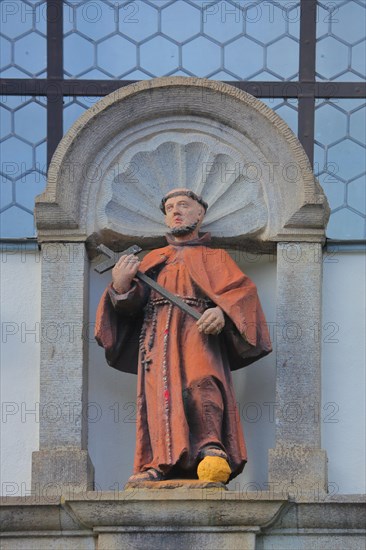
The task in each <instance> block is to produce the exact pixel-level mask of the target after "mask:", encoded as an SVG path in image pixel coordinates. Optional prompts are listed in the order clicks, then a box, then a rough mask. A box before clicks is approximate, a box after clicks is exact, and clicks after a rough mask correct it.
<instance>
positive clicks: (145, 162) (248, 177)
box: [105, 141, 268, 237]
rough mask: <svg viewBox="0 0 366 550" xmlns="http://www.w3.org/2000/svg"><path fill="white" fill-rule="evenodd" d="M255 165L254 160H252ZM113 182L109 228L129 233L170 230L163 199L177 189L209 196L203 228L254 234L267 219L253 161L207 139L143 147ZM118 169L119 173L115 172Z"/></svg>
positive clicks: (225, 233) (153, 233)
mask: <svg viewBox="0 0 366 550" xmlns="http://www.w3.org/2000/svg"><path fill="white" fill-rule="evenodd" d="M252 164H253V163H252ZM122 166H123V170H122V169H121V168H119V169H118V170H117V175H116V176H115V177H114V178H113V180H112V185H111V196H110V200H109V201H108V202H107V204H106V209H105V215H106V217H107V221H108V226H109V227H110V228H112V229H114V230H116V231H118V232H120V233H124V234H127V235H142V234H143V235H145V236H159V235H162V234H164V233H165V232H166V227H165V225H164V218H163V215H162V213H161V211H160V209H159V204H160V201H161V198H162V197H163V196H164V195H165V194H166V193H167V192H168V191H169V190H170V189H173V188H175V187H187V188H189V189H192V190H193V191H195V192H196V193H198V194H200V195H202V196H203V198H204V199H205V201H207V203H208V205H209V208H208V211H207V214H206V217H205V220H204V224H203V225H202V230H203V231H210V232H211V233H212V234H213V235H215V236H218V237H220V236H222V237H230V236H237V235H248V236H250V235H254V234H257V233H258V232H260V231H261V230H263V229H264V227H265V226H266V223H267V218H268V214H267V206H266V203H265V200H264V196H263V187H262V182H261V180H260V178H259V177H258V173H257V171H256V170H255V168H254V169H253V165H252V166H250V163H248V165H247V166H248V168H247V169H245V170H244V169H243V167H244V166H245V165H244V164H243V163H239V162H237V161H236V160H234V158H233V157H231V156H230V155H228V154H226V153H218V152H213V151H212V149H211V148H210V147H209V146H208V145H207V144H206V143H200V142H191V143H178V142H174V141H167V142H164V143H162V144H161V145H159V146H158V147H156V148H155V149H154V150H149V151H139V152H137V153H136V154H135V155H134V156H133V157H132V158H131V161H130V162H129V163H128V165H127V166H126V164H124V165H122ZM115 173H116V172H115Z"/></svg>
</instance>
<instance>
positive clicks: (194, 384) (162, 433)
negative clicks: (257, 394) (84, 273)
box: [96, 238, 271, 478]
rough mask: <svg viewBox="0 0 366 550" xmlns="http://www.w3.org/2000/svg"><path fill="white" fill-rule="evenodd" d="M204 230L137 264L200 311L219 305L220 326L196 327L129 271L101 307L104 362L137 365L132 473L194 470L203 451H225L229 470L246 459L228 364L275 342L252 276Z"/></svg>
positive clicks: (253, 356) (190, 473)
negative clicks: (211, 331)
mask: <svg viewBox="0 0 366 550" xmlns="http://www.w3.org/2000/svg"><path fill="white" fill-rule="evenodd" d="M204 242H205V239H204V238H203V239H197V240H196V241H190V242H186V243H179V244H176V243H174V244H170V245H169V246H167V247H165V248H162V249H159V250H155V251H153V252H151V253H149V254H148V255H147V256H145V258H144V260H143V261H142V263H141V266H140V270H141V271H143V272H146V273H147V274H148V275H150V276H152V277H153V278H154V279H155V280H156V281H157V282H158V283H159V284H160V285H162V286H163V287H165V288H166V289H167V290H169V291H170V292H172V293H174V294H176V295H178V296H180V297H181V298H182V299H184V300H185V301H186V302H187V303H188V304H189V305H191V306H192V307H194V308H195V309H197V310H198V311H199V312H201V313H203V312H204V311H205V310H206V309H207V308H209V307H215V306H216V305H218V306H219V307H220V308H221V309H222V310H223V311H224V313H225V328H224V330H223V332H222V333H221V334H220V335H218V336H217V335H215V336H214V335H205V334H204V333H200V332H199V331H198V329H197V326H196V320H195V319H194V318H193V317H191V316H190V315H188V314H186V313H184V312H183V311H181V310H180V309H179V308H178V307H177V306H174V305H172V304H171V303H170V302H168V300H166V299H164V298H162V297H161V296H160V295H159V294H157V293H156V292H155V291H154V290H151V291H150V289H148V287H147V286H146V285H145V284H144V283H142V282H141V281H139V280H138V279H135V280H134V282H133V284H132V287H131V290H130V291H129V292H127V293H126V294H121V295H119V294H117V293H116V292H115V291H114V290H113V288H112V286H110V287H109V288H108V289H107V290H106V291H105V293H104V294H103V296H102V299H101V302H100V304H99V307H98V312H97V323H96V338H97V341H98V343H99V344H100V345H102V346H103V347H104V348H105V351H106V357H107V361H108V363H109V364H110V365H111V366H113V367H115V368H118V369H119V370H123V371H126V372H136V370H137V375H138V382H137V386H138V389H137V427H136V452H135V463H134V473H139V472H142V471H144V470H146V469H148V468H156V469H158V470H160V471H162V472H163V473H164V474H167V475H169V476H172V477H173V476H178V477H189V478H196V477H197V476H196V468H197V464H198V462H199V458H200V451H201V450H202V449H203V448H204V447H206V446H210V445H214V446H217V447H220V448H221V449H223V450H224V451H225V453H226V454H227V456H228V461H229V465H230V468H231V470H232V474H231V478H233V477H235V476H236V475H238V474H239V473H240V472H241V471H242V470H243V467H244V464H245V462H246V459H247V455H246V448H245V442H244V437H243V431H242V427H241V423H240V418H239V414H238V411H237V407H236V399H235V394H234V390H233V383H232V377H231V370H234V369H236V368H240V367H242V366H245V365H246V364H249V363H251V362H253V361H255V360H257V359H258V358H259V357H262V356H264V355H266V354H267V353H269V351H270V350H271V345H270V340H269V336H268V331H267V326H266V323H265V320H264V316H263V312H262V309H261V306H260V303H259V300H258V296H257V292H256V288H255V285H254V284H253V283H252V281H250V279H249V278H248V277H246V276H245V275H244V274H243V273H242V272H241V271H240V269H239V268H238V267H237V265H236V264H235V262H234V261H233V260H232V259H231V258H230V256H229V255H228V254H227V253H226V252H225V251H223V250H213V249H210V248H207V247H206V246H204V244H203V243H204Z"/></svg>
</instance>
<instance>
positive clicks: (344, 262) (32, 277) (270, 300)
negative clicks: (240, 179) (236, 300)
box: [0, 252, 365, 495]
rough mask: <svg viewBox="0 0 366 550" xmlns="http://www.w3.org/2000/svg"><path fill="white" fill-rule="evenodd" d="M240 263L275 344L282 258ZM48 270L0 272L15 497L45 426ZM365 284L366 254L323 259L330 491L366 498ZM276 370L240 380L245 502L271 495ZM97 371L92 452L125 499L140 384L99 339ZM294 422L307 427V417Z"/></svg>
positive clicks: (108, 485) (5, 465)
mask: <svg viewBox="0 0 366 550" xmlns="http://www.w3.org/2000/svg"><path fill="white" fill-rule="evenodd" d="M4 254H5V253H3V256H2V259H3V260H4V258H5V256H4ZM233 257H234V259H235V260H236V261H237V263H238V264H239V265H240V266H241V267H242V269H243V270H244V271H245V272H246V273H247V274H248V275H249V276H250V277H251V278H252V279H253V280H254V281H255V283H256V284H257V286H258V289H259V294H260V298H261V301H262V304H263V307H264V310H265V314H266V317H267V320H268V322H269V323H270V329H271V335H272V336H273V335H274V323H275V293H276V261H275V258H273V257H271V256H262V257H261V258H255V257H254V256H253V255H250V254H245V253H243V252H242V253H239V252H233ZM39 260H40V257H39V254H38V253H33V252H32V253H30V252H29V253H26V254H25V253H24V252H17V253H14V252H12V253H11V254H8V253H7V255H6V261H3V262H2V263H1V283H2V284H1V287H2V293H1V305H2V317H1V321H2V351H1V377H0V382H1V398H2V402H3V403H2V417H1V464H2V466H1V468H2V469H1V483H2V494H7V495H24V494H26V492H27V491H29V489H30V472H31V453H32V451H34V450H37V449H38V417H36V415H35V414H32V413H31V412H29V411H32V410H37V403H38V401H39V389H38V388H39V385H38V383H39V339H40V328H39V325H36V323H39V319H40V267H41V264H40V261H39ZM109 280H110V274H108V273H107V274H105V275H103V276H99V275H97V274H96V273H95V272H93V271H92V268H91V270H90V322H91V323H93V320H94V316H95V310H96V306H97V303H98V300H99V297H100V295H101V293H102V291H103V289H104V287H105V286H106V285H107V284H108V282H109ZM364 281H365V256H364V254H362V253H356V252H352V253H351V252H349V253H337V254H336V255H334V256H333V255H329V254H328V255H327V256H326V257H325V258H324V291H323V321H322V327H323V333H322V335H321V338H322V342H323V344H322V345H323V403H322V405H321V407H320V409H319V411H318V412H317V411H314V414H316V413H317V414H319V418H320V421H321V423H322V447H323V448H324V449H325V450H326V451H327V453H328V458H329V481H330V483H331V490H332V491H333V492H339V493H362V492H364V491H365V481H364V462H365V458H364V457H365V448H364V447H365V438H364V433H365V397H364V387H365V365H364V363H365V361H364V358H365V348H364V345H363V342H364V333H365V326H364V323H365V313H364V303H365V299H364V295H363V294H362V293H363V292H364ZM294 321H295V322H296V320H294ZM9 323H10V324H9ZM22 323H23V325H22ZM34 329H35V332H33V333H32V332H31V331H32V330H33V331H34ZM27 331H29V332H27ZM11 332H13V333H11ZM89 332H90V333H91V332H92V331H89ZM48 337H49V338H51V337H52V335H51V333H49V334H48ZM314 337H317V331H316V327H315V329H314ZM275 343H276V342H275V341H274V344H275ZM300 344H301V337H300V336H299V345H300ZM274 360H275V356H274V354H271V355H270V356H268V357H266V358H264V359H263V360H261V361H260V362H258V363H257V364H254V365H251V366H249V367H247V368H246V369H244V370H241V371H237V372H236V373H234V374H233V377H234V386H235V390H236V394H237V401H238V406H239V409H240V414H241V418H242V421H243V424H244V431H245V436H246V440H247V444H248V452H249V462H248V464H247V466H246V468H245V471H244V473H243V474H242V475H241V476H240V477H238V478H236V479H235V480H234V481H233V482H232V483H231V486H230V487H231V489H233V490H238V491H241V492H242V493H244V494H245V493H246V492H247V491H256V490H266V489H268V486H267V485H266V482H267V450H268V448H271V447H274V444H275V441H274V421H273V407H274V401H275V397H274V395H275V387H274V385H275V366H274ZM89 362H90V371H89V404H88V407H87V409H86V410H85V411H83V413H84V414H85V415H86V416H87V417H88V419H89V452H90V456H91V459H92V461H93V464H94V467H95V480H96V484H97V488H101V489H104V490H108V489H112V490H113V489H120V488H121V487H122V486H123V484H124V482H125V481H126V479H127V478H128V476H129V474H130V472H131V469H132V462H133V454H134V446H135V434H134V432H135V412H136V405H135V391H136V387H135V385H136V378H135V376H134V375H128V374H122V373H120V372H118V371H115V370H114V369H112V368H110V367H108V366H106V364H105V361H104V353H103V350H102V349H101V348H99V347H98V346H97V344H96V343H95V342H94V341H93V339H92V337H91V338H90V347H89ZM9 403H10V405H9ZM312 412H313V411H312ZM295 420H296V421H297V422H301V416H299V417H298V418H296V419H295ZM5 484H7V485H5Z"/></svg>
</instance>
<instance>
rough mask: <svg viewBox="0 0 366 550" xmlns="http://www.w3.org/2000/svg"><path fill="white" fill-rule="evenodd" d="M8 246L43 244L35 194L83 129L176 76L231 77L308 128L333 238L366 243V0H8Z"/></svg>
mask: <svg viewBox="0 0 366 550" xmlns="http://www.w3.org/2000/svg"><path fill="white" fill-rule="evenodd" d="M0 10H1V35H0V40H1V43H0V47H1V68H0V77H1V82H0V84H1V96H2V97H1V107H0V108H1V136H0V139H1V143H0V147H1V158H2V160H1V203H0V221H1V231H2V233H1V236H2V238H5V239H6V238H15V239H20V238H24V237H32V236H34V223H33V215H32V209H33V203H34V197H35V195H37V194H38V193H40V192H41V191H42V190H43V188H44V186H45V175H46V167H47V164H48V163H49V162H50V159H51V157H52V154H53V152H54V151H55V148H56V147H57V144H58V142H59V141H60V139H61V137H62V135H63V132H65V131H67V129H68V128H69V127H70V125H71V124H72V123H73V121H74V120H75V119H76V118H77V117H78V116H79V115H80V114H81V113H82V112H83V111H84V110H85V109H87V108H89V107H90V106H91V105H92V104H93V103H94V102H95V101H97V100H98V99H99V98H100V97H102V96H104V95H106V94H108V93H110V92H112V91H114V90H116V89H117V88H119V87H121V86H124V85H127V84H130V83H131V82H133V81H136V80H142V79H147V78H153V77H157V76H166V75H183V76H199V77H206V78H212V79H215V80H222V81H226V82H228V83H229V84H231V85H233V86H236V87H239V88H241V89H243V90H245V91H247V92H249V93H251V94H253V95H254V96H256V97H258V98H259V99H262V100H263V101H264V102H265V103H266V104H267V105H268V106H269V107H271V108H272V109H274V110H276V112H277V113H278V114H279V115H280V116H281V117H282V118H283V119H284V120H285V121H286V122H287V123H288V124H289V126H290V128H291V129H292V130H293V131H294V132H295V133H297V135H298V137H299V139H300V141H301V143H302V144H303V146H304V148H305V151H306V152H307V155H308V157H309V159H310V161H311V162H312V163H314V171H315V173H316V174H317V175H318V177H319V180H320V182H321V184H322V186H323V188H324V190H325V192H326V194H327V196H328V200H329V203H330V206H331V209H332V215H331V220H330V223H329V226H328V231H327V234H328V238H330V239H335V240H345V241H355V240H356V241H358V240H363V239H365V236H366V228H365V222H366V212H365V201H366V199H365V158H366V151H365V127H366V124H365V112H366V109H365V100H364V98H365V84H364V78H365V65H366V60H365V48H366V42H365V21H366V5H365V2H364V0H333V1H328V0H326V1H323V0H319V1H318V2H316V0H294V1H289V0H288V1H287V0H281V1H273V0H272V1H268V0H256V1H248V0H82V1H81V0H65V1H64V2H61V1H59V0H47V1H46V0H41V1H36V0H3V1H2V2H1V3H0Z"/></svg>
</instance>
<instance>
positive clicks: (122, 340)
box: [95, 281, 148, 373]
mask: <svg viewBox="0 0 366 550" xmlns="http://www.w3.org/2000/svg"><path fill="white" fill-rule="evenodd" d="M144 287H145V285H144V284H143V283H141V284H140V281H134V284H133V285H132V287H131V289H130V291H129V292H126V293H125V294H118V293H117V292H116V291H115V290H113V289H112V286H111V285H110V286H109V287H108V288H106V290H105V291H104V293H103V295H102V297H101V299H100V302H99V305H98V309H97V315H96V322H95V339H96V340H97V342H98V344H99V345H100V346H102V347H103V348H104V350H105V356H106V359H107V363H108V364H109V365H110V366H111V367H114V368H116V369H118V370H122V371H124V372H131V373H136V372H137V357H138V341H139V334H140V330H141V325H142V321H143V307H144V305H145V303H146V300H147V299H148V289H145V288H144Z"/></svg>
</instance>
